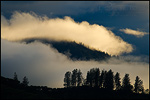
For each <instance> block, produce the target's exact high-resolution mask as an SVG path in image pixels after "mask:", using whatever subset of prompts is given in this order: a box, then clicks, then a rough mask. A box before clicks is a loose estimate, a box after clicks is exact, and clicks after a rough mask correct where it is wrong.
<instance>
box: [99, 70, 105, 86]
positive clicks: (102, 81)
mask: <svg viewBox="0 0 150 100" xmlns="http://www.w3.org/2000/svg"><path fill="white" fill-rule="evenodd" d="M104 77H105V71H104V70H102V72H101V74H100V76H99V87H100V88H102V87H103V83H104Z"/></svg>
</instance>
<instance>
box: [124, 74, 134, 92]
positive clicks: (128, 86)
mask: <svg viewBox="0 0 150 100" xmlns="http://www.w3.org/2000/svg"><path fill="white" fill-rule="evenodd" d="M132 88H133V86H132V85H131V83H130V77H129V74H125V76H124V78H123V82H122V89H123V90H124V91H126V92H132Z"/></svg>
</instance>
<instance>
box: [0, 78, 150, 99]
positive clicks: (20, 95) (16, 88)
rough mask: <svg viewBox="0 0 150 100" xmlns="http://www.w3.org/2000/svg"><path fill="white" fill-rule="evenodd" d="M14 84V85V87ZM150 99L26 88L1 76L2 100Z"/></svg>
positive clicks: (117, 93) (83, 90)
mask: <svg viewBox="0 0 150 100" xmlns="http://www.w3.org/2000/svg"><path fill="white" fill-rule="evenodd" d="M12 84H13V85H12ZM101 98H102V99H149V95H148V94H135V93H128V92H123V91H115V90H107V89H104V88H96V87H95V88H94V87H89V86H79V87H69V88H57V89H56V88H48V87H46V86H32V85H31V86H27V87H24V86H22V85H21V84H20V83H17V82H15V81H14V80H13V79H9V78H4V77H2V76H1V99H101Z"/></svg>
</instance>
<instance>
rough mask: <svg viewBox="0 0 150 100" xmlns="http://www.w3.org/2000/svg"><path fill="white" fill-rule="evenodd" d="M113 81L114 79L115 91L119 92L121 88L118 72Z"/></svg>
mask: <svg viewBox="0 0 150 100" xmlns="http://www.w3.org/2000/svg"><path fill="white" fill-rule="evenodd" d="M114 79H115V86H116V90H120V88H121V81H120V74H119V73H118V72H117V73H116V75H115V76H114Z"/></svg>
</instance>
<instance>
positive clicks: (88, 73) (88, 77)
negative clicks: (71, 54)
mask: <svg viewBox="0 0 150 100" xmlns="http://www.w3.org/2000/svg"><path fill="white" fill-rule="evenodd" d="M91 82H92V81H91V76H90V71H88V72H87V75H86V85H91V84H92V83H91Z"/></svg>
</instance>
